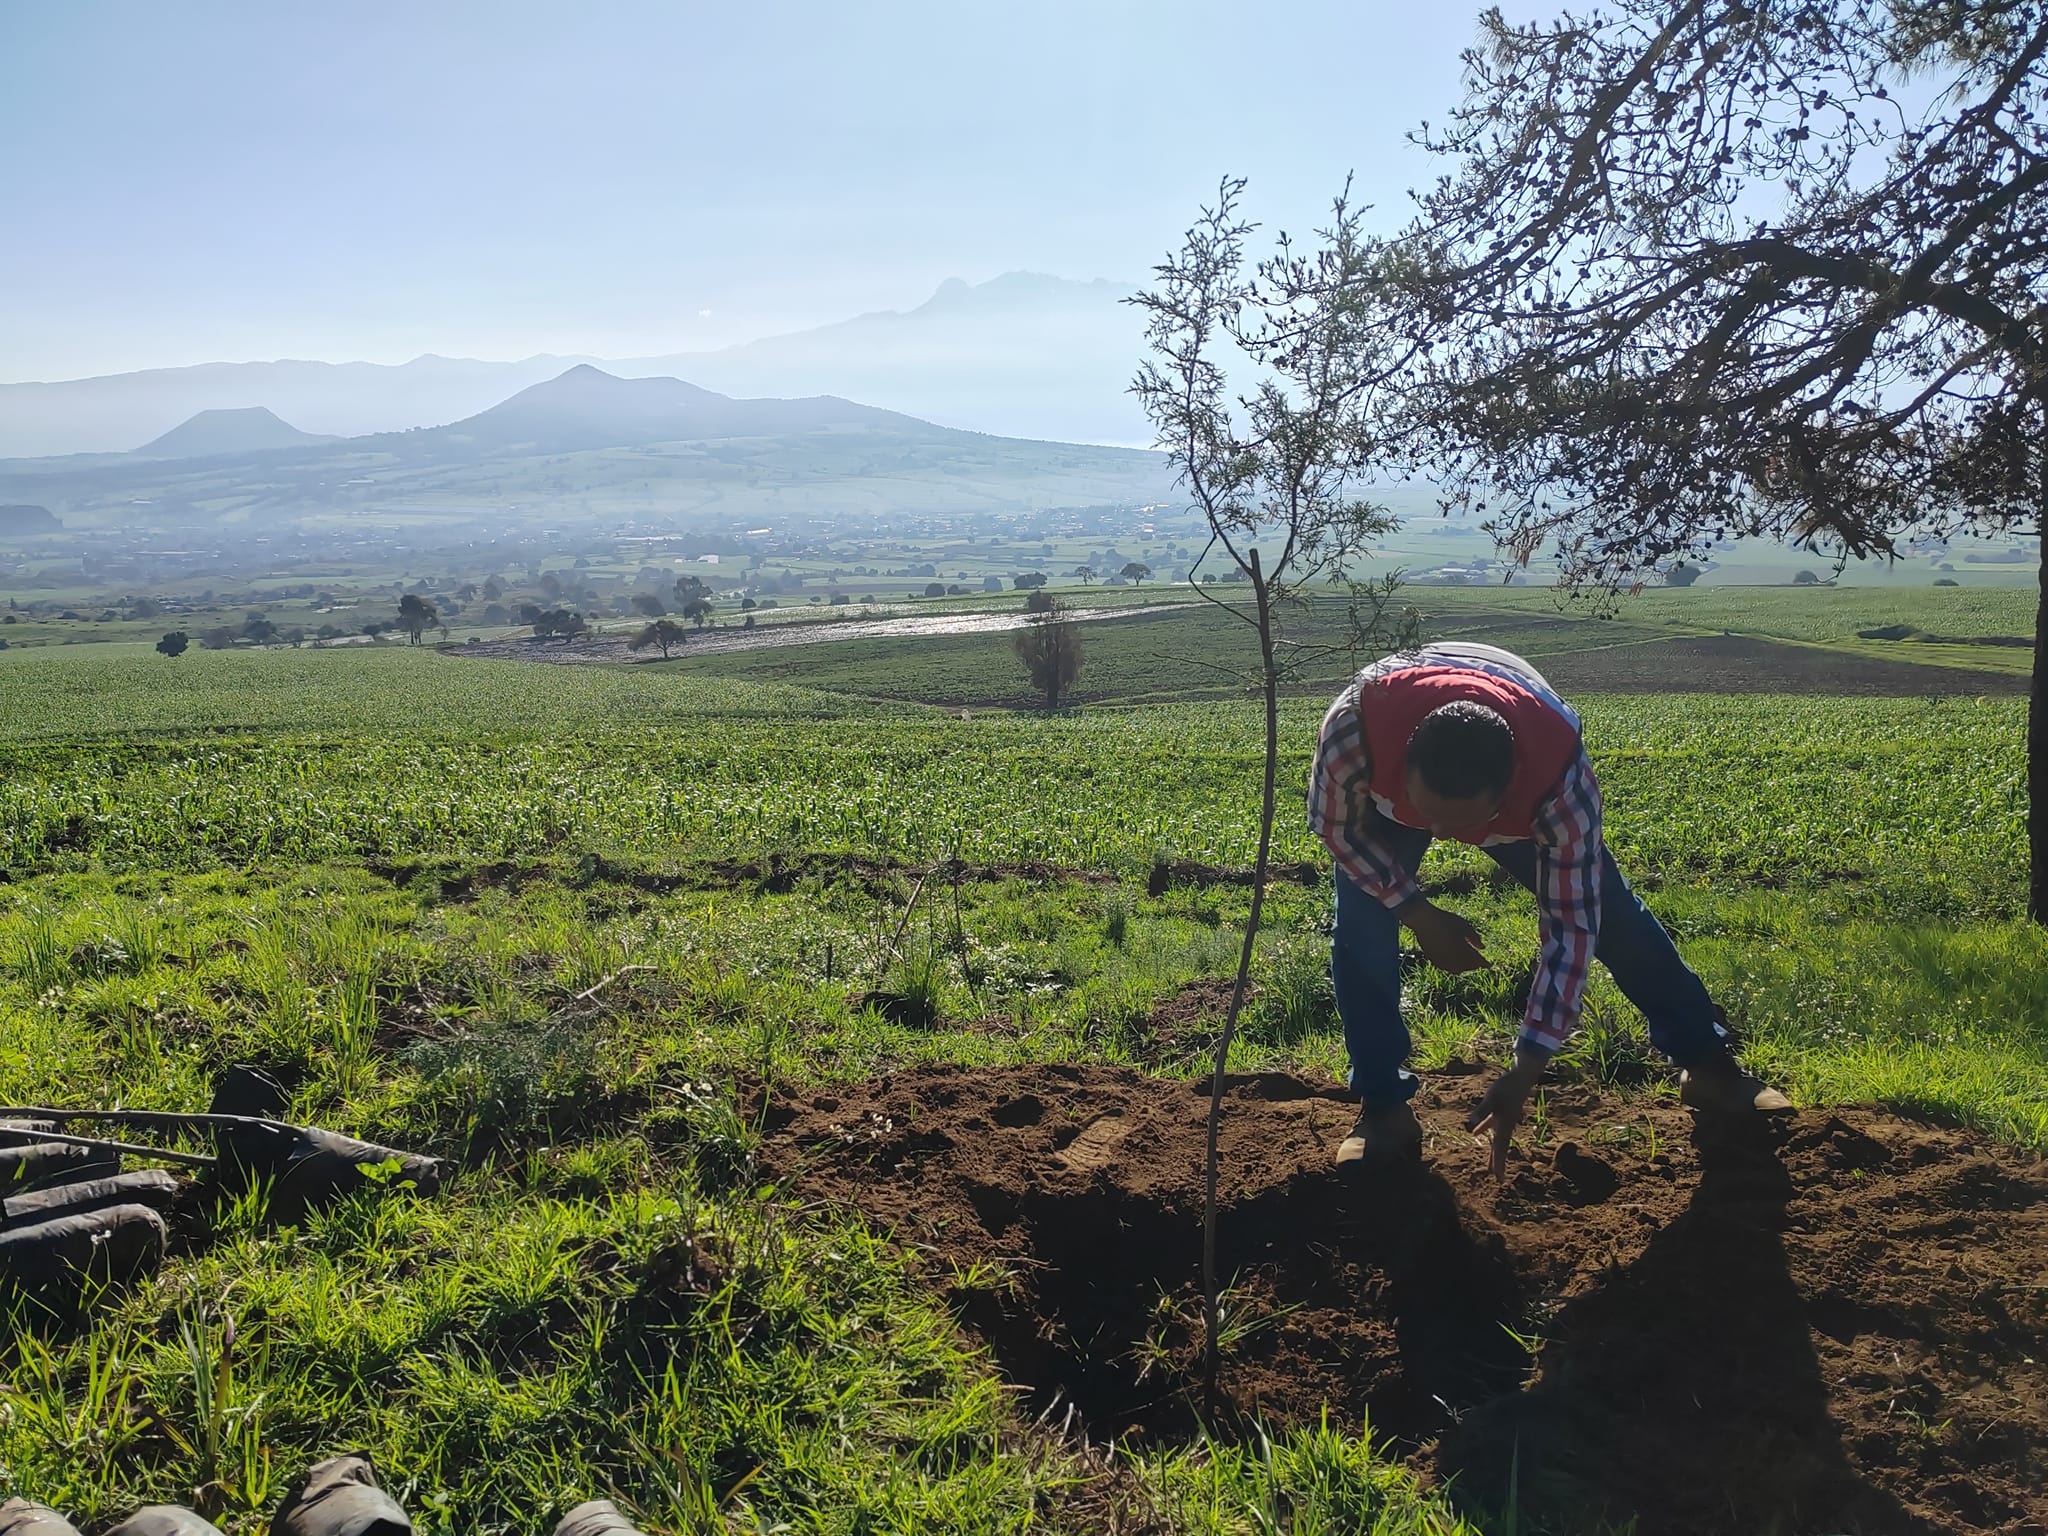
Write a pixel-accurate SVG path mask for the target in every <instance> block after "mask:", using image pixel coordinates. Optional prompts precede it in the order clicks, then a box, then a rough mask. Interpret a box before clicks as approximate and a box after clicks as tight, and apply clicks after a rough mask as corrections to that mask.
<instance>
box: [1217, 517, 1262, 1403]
mask: <svg viewBox="0 0 2048 1536" xmlns="http://www.w3.org/2000/svg"><path fill="white" fill-rule="evenodd" d="M1250 562H1251V568H1252V592H1253V595H1254V596H1255V597H1256V598H1257V600H1258V614H1259V665H1260V668H1261V673H1262V676H1261V681H1262V682H1263V683H1264V685H1265V693H1266V776H1265V785H1264V789H1263V792H1262V798H1261V800H1260V803H1259V852H1258V857H1257V858H1255V859H1254V860H1253V861H1252V907H1251V912H1250V914H1249V915H1248V916H1247V917H1246V918H1245V923H1244V947H1243V948H1242V949H1240V950H1239V951H1238V956H1237V981H1236V982H1235V984H1234V985H1233V986H1232V987H1231V989H1230V1011H1229V1012H1228V1013H1227V1014H1225V1015H1224V1019H1223V1033H1222V1035H1221V1036H1220V1037H1219V1038H1218V1039H1217V1041H1216V1069H1215V1073H1214V1075H1213V1076H1211V1078H1210V1079H1209V1141H1208V1153H1207V1158H1206V1161H1205V1162H1204V1164H1203V1169H1202V1400H1203V1402H1204V1404H1205V1405H1206V1408H1207V1411H1208V1413H1209V1416H1210V1417H1211V1418H1212V1419H1213V1418H1215V1416H1216V1413H1217V1408H1218V1398H1217V1391H1216V1387H1217V1375H1218V1372H1219V1369H1220V1357H1219V1343H1218V1339H1217V1334H1218V1332H1219V1331H1220V1329H1219V1317H1218V1314H1219V1311H1220V1308H1219V1306H1218V1302H1219V1300H1220V1293H1219V1291H1218V1288H1217V1282H1216V1184H1217V1174H1218V1158H1217V1137H1218V1134H1219V1132H1220V1130H1221V1128H1222V1124H1223V1069H1224V1067H1225V1065H1226V1064H1227V1063H1228V1062H1229V1060H1230V1042H1231V1040H1232V1039H1233V1038H1234V1037H1235V1036H1236V1034H1237V1019H1238V1015H1239V1014H1240V1013H1241V1012H1243V1010H1244V994H1245V989H1246V987H1247V986H1248V985H1249V984H1250V981H1251V974H1252V945H1253V943H1254V941H1256V940H1257V938H1258V936H1259V914H1260V911H1261V909H1262V908H1263V907H1264V906H1265V902H1266V870H1267V867H1268V865H1269V863H1270V861H1271V858H1272V853H1273V809H1274V806H1273V789H1274V781H1275V779H1276V777H1277V775H1278V772H1279V763H1280V677H1279V671H1278V668H1277V667H1276V666H1275V665H1274V661H1273V605H1272V595H1271V594H1270V593H1269V592H1267V590H1266V582H1265V577H1264V576H1263V575H1262V574H1261V572H1260V570H1259V552H1258V551H1257V550H1256V549H1254V550H1252V551H1251V552H1250Z"/></svg>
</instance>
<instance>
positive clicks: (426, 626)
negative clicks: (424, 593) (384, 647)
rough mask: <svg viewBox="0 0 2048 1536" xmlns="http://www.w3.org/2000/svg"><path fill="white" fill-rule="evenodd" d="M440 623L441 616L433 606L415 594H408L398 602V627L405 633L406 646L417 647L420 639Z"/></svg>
mask: <svg viewBox="0 0 2048 1536" xmlns="http://www.w3.org/2000/svg"><path fill="white" fill-rule="evenodd" d="M440 622H441V615H440V613H439V612H438V611H437V610H436V609H435V607H434V605H433V604H432V603H430V602H428V601H427V599H425V598H424V597H421V596H420V595H419V594H418V593H417V592H408V593H406V594H405V596H403V597H401V598H400V599H399V600H398V627H399V628H400V629H402V630H404V631H405V638H406V643H407V644H408V645H418V644H419V643H420V637H421V636H422V635H424V634H426V632H427V631H428V630H430V629H433V628H436V627H437V626H438V625H439V624H440Z"/></svg>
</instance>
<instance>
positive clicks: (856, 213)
mask: <svg viewBox="0 0 2048 1536" xmlns="http://www.w3.org/2000/svg"><path fill="white" fill-rule="evenodd" d="M1477 9H1478V6H1477V3H1476V0H1451V3H1449V4H1414V3H1393V0H1314V3H1301V4H1286V3H1282V4H1265V5H1254V4H1249V3H1246V0H1232V3H1229V4H1222V3H1211V0H1145V3H1142V4H1138V3H1119V0H1092V3H1079V4H1070V3H1066V0H1057V3H1046V0H1032V3H1028V4H1025V3H1015V4H1006V5H1000V6H998V5H987V4H979V3H975V0H935V3H929V4H927V3H923V0H918V3H905V0H866V3H858V4H847V3H845V0H835V3H816V4H811V3H806V4H778V3H774V0H755V3H752V4H740V3H727V4H720V5H710V4H692V3H681V0H676V3H651V0H636V3H625V0H618V3H608V0H594V3H590V4H582V3H570V0H550V3H548V4H525V3H514V0H489V3H451V0H433V3H426V4H422V3H420V0H405V3H389V4H385V3H371V0H348V3H346V4H341V5H324V6H314V5H307V4H299V3H296V0H285V3H280V0H249V3H241V4H204V3H186V0H181V3H178V4H172V5H167V4H160V3H157V0H147V3H143V0H135V3H121V4H114V3H95V0H0V208H4V209H6V220H5V224H6V237H5V238H4V239H0V379H6V380H21V379H34V378H45V379H48V378H68V377H76V376H79V375H84V374H91V373H104V372H113V371H119V370H125V369H130V368H140V367H151V366H158V365H166V364H178V363H190V362H200V361H207V360H212V359H248V358H272V357H318V358H327V359H332V360H341V359H351V358H366V359H370V360H373V361H379V362H397V361H402V360H404V359H405V358H408V357H412V356H415V355H417V354H419V353H421V352H439V353H443V354H447V355H451V356H477V357H519V356H525V355H529V354H531V353H535V352H561V353H576V352H590V353H597V354H600V355H612V356H623V355H630V354H635V353H655V352H665V351H674V350H687V349H693V348H697V347H702V346H716V345H722V344H725V343H727V342H731V341H738V340H745V339H748V338H750V337H753V336H756V335H761V334H764V333H768V332H772V331H777V330H789V329H795V328H798V327H802V326H808V325H814V324H818V323H821V322H824V321H828V320H835V319H840V318H843V317H844V316H847V315H850V314H854V313H857V312H860V311H863V310H872V309H899V308H907V307H909V306H911V305H914V304H916V303H918V302H921V301H922V300H923V299H924V298H925V297H927V296H928V295H929V293H930V292H931V290H932V289H933V288H934V287H936V286H937V285H938V283H939V282H940V281H941V280H942V279H944V278H946V277H949V276H961V277H965V278H967V279H969V280H970V281H981V280H983V279H986V278H989V277H992V276H994V275H996V274H997V273H1000V272H1004V271H1009V270H1013V269H1017V268H1025V269H1030V270H1035V271H1044V272H1052V273H1057V274H1059V275H1061V276H1066V277H1078V278H1089V277H1111V278H1118V279H1125V280H1133V281H1135V280H1139V279H1141V278H1142V277H1143V276H1144V275H1145V274H1146V272H1147V270H1148V269H1149V267H1150V265H1151V264H1152V263H1153V262H1154V261H1155V260H1157V259H1158V257H1159V256H1160V254H1161V253H1162V252H1163V251H1164V250H1165V249H1166V247H1167V246H1168V245H1169V244H1170V243H1171V242H1172V241H1173V240H1174V238H1175V237H1176V235H1177V234H1178V232H1179V231H1180V230H1181V229H1182V228H1183V227H1184V226H1185V225H1186V223H1187V222H1188V218H1189V215H1190V214H1191V213H1192V212H1193V210H1194V208H1195V206H1196V204H1197V202H1198V200H1199V199H1201V198H1202V197H1203V196H1204V195H1205V193H1208V192H1211V191H1213V189H1214V186H1215V183H1216V180H1217V178H1218V177H1219V176H1220V175H1221V174H1222V173H1224V172H1225V171H1235V172H1239V173H1242V174H1245V175H1248V176H1250V177H1251V178H1252V209H1253V211H1254V212H1255V213H1256V214H1257V215H1258V216H1260V217H1262V218H1264V219H1267V220H1269V221H1270V222H1272V223H1274V224H1279V225H1284V226H1288V227H1296V228H1299V227H1305V226H1307V225H1310V224H1312V223H1313V222H1314V221H1315V217H1316V215H1317V214H1318V213H1319V212H1321V211H1322V210H1323V209H1324V208H1325V207H1326V206H1327V202H1328V199H1329V197H1330V194H1331V193H1332V192H1333V191H1335V189H1336V188H1337V186H1338V184H1339V183H1340V182H1341V180H1342V178H1343V176H1344V173H1345V172H1346V171H1347V170H1355V171H1356V173H1357V178H1358V184H1359V186H1360V187H1361V188H1362V189H1363V191H1364V192H1365V193H1366V194H1367V196H1368V199H1369V200H1371V201H1373V202H1375V203H1377V204H1378V205H1379V207H1380V208H1381V209H1382V210H1383V211H1384V212H1385V214H1386V216H1387V217H1388V219H1389V220H1390V221H1391V220H1392V219H1393V217H1394V216H1395V215H1396V214H1397V213H1398V211H1399V209H1400V208H1401V206H1402V204H1403V201H1404V189H1405V188H1406V187H1408V186H1409V185H1412V184H1414V183H1415V182H1416V181H1417V180H1418V179H1419V178H1420V177H1421V176H1422V175H1423V174H1424V173H1425V166H1424V164H1423V159H1422V157H1421V156H1419V155H1418V154H1417V153H1416V152H1415V151H1414V150H1413V149H1411V148H1410V147H1409V146H1408V145H1407V144H1406V142H1405V141H1404V139H1403V134H1404V133H1405V132H1406V131H1407V130H1408V129H1409V128H1411V127H1412V126H1413V125H1414V124H1415V123H1416V122H1417V120H1419V119H1421V118H1423V117H1429V116H1440V115H1441V114H1442V112H1443V110H1444V109H1445V108H1446V107H1447V106H1448V105H1450V104H1451V103H1452V102H1453V101H1454V100H1455V98H1456V95H1457V90H1458V65H1457V54H1458V50H1459V49H1460V48H1461V47H1462V46H1463V45H1464V44H1465V43H1466V42H1467V41H1468V40H1469V39H1470V37H1471V35H1472V30H1473V17H1474V16H1475V15H1476V13H1477ZM1515 9H1516V10H1518V11H1526V10H1529V9H1531V6H1529V5H1526V4H1525V5H1519V6H1517V7H1515ZM1546 9H1547V7H1546ZM706 312H708V313H706Z"/></svg>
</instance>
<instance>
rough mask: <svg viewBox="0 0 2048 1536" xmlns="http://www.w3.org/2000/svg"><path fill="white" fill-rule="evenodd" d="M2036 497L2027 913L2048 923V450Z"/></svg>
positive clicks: (2028, 709) (2028, 744)
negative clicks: (2038, 562)
mask: <svg viewBox="0 0 2048 1536" xmlns="http://www.w3.org/2000/svg"><path fill="white" fill-rule="evenodd" d="M2040 476H2041V486H2040V495H2039V496H2038V498H2037V499H2036V501H2035V507H2036V516H2035V519H2034V522H2035V525H2036V532H2037V534H2038V535H2039V537H2040V540H2041V568H2040V570H2039V571H2038V572H2037V573H2036V575H2037V577H2038V580H2039V586H2040V595H2039V597H2038V598H2036V600H2035V603H2034V678H2033V686H2032V688H2031V689H2030V690H2029V697H2028V700H2027V863H2028V870H2027V916H2028V917H2031V918H2032V919H2033V920H2034V921H2035V922H2037V923H2048V454H2044V457H2043V463H2042V466H2041V470H2040Z"/></svg>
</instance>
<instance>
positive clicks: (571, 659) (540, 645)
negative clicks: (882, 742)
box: [455, 603, 1172, 663]
mask: <svg viewBox="0 0 2048 1536" xmlns="http://www.w3.org/2000/svg"><path fill="white" fill-rule="evenodd" d="M1170 606H1172V605H1171V604H1164V603H1162V604H1158V605H1155V606H1152V607H1145V608H1083V609H1078V610H1075V611H1072V612H1069V613H1068V614H1067V617H1068V618H1069V619H1071V620H1073V621H1075V622H1076V623H1086V622H1088V621H1090V620H1094V619H1128V618H1132V617H1135V616H1136V615H1138V614H1145V613H1159V612H1163V611H1164V610H1165V609H1166V608H1168V607H1170ZM1035 617H1036V615H1033V614H1026V613H936V614H932V615H930V616H929V617H925V618H878V619H842V620H825V621H815V622H806V621H797V622H794V623H782V624H760V625H756V626H755V627H754V628H752V629H739V628H734V627H733V626H731V625H723V626H720V627H718V628H715V629H701V630H692V631H691V632H690V638H689V639H688V640H685V641H681V642H678V643H676V644H674V645H671V646H670V647H669V656H670V659H673V658H675V657H678V656H718V655H723V654H725V653H726V652H729V651H758V650H766V649H768V648H769V647H771V646H781V645H815V644H817V643H819V642H820V641H825V640H873V639H878V638H880V637H883V636H888V637H891V638H895V637H901V636H913V637H917V636H930V635H983V634H993V633H997V632H999V631H1002V630H1007V629H1022V628H1023V627H1024V626H1025V625H1027V624H1029V623H1031V622H1032V620H1033V619H1034V618H1035ZM455 654H457V655H463V656H495V657H506V656H510V657H516V658H518V659H519V660H521V661H547V662H567V663H577V662H620V661H660V660H661V659H662V655H661V651H660V650H659V648H657V647H654V646H648V647H646V648H645V649H643V650H638V651H635V650H633V649H631V647H630V646H629V645H628V643H627V636H625V635H624V634H599V635H586V636H584V637H583V638H582V639H579V640H572V641H569V642H568V643H566V644H565V643H563V642H562V641H559V640H536V639H527V638H521V639H517V640H488V641H483V642H480V643H479V644H476V645H465V646H462V647H460V648H458V649H457V650H456V651H455Z"/></svg>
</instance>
